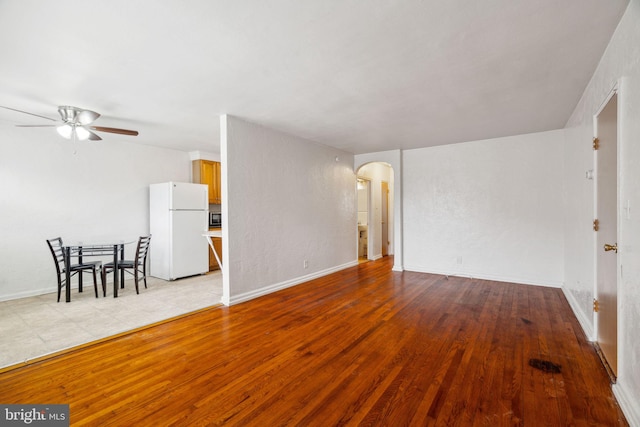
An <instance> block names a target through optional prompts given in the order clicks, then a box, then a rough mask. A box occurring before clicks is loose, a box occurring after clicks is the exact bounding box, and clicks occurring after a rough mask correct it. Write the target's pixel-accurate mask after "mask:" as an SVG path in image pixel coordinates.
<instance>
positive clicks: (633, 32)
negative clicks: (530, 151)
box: [564, 0, 640, 426]
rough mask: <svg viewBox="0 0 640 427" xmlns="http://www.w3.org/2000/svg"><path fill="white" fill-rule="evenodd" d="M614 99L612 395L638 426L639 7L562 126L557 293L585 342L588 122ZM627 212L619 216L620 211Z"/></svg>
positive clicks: (590, 259)
mask: <svg viewBox="0 0 640 427" xmlns="http://www.w3.org/2000/svg"><path fill="white" fill-rule="evenodd" d="M616 82H620V83H621V86H620V92H619V94H618V112H619V114H618V120H619V131H618V144H619V157H620V162H619V165H618V168H619V171H618V172H619V185H620V190H619V200H620V206H618V212H619V222H618V223H619V235H618V247H619V248H620V250H619V258H618V259H619V263H620V265H621V271H620V272H619V274H621V275H622V276H621V279H620V282H619V286H618V304H619V306H618V313H619V316H618V355H619V359H618V381H617V384H615V385H614V392H615V394H616V397H617V398H618V402H619V403H620V405H621V406H622V408H623V410H624V412H625V415H626V416H627V419H628V420H629V422H630V424H631V425H632V426H640V340H639V339H638V337H639V336H640V1H638V0H632V1H631V2H630V4H629V7H628V8H627V11H626V12H625V14H624V16H623V18H622V20H621V21H620V24H619V25H618V28H617V30H616V32H615V33H614V35H613V37H612V39H611V41H610V43H609V46H608V47H607V50H606V51H605V53H604V55H603V57H602V59H601V61H600V64H599V66H598V68H597V70H596V72H595V73H594V75H593V77H592V79H591V82H590V83H589V85H588V86H587V88H586V90H585V92H584V94H583V96H582V99H581V100H580V102H579V103H578V105H577V106H576V108H575V110H574V112H573V115H572V116H571V118H570V120H569V121H568V122H567V126H566V140H567V141H566V144H565V154H564V156H565V159H566V164H567V166H566V168H565V171H566V173H565V177H564V179H565V186H566V206H565V212H566V216H565V229H566V230H567V233H566V250H565V258H566V263H565V293H566V294H567V296H568V299H569V301H570V302H571V303H572V307H573V309H574V311H576V315H577V316H578V318H579V319H581V322H582V323H583V325H584V327H585V331H586V332H587V333H588V334H590V335H591V336H593V334H594V322H593V319H594V318H593V316H594V314H593V312H592V309H591V303H592V300H593V297H594V250H596V248H594V245H595V243H594V235H593V234H594V233H593V232H592V231H591V222H592V221H593V218H594V215H593V212H594V209H593V206H594V204H593V200H594V198H593V181H585V180H584V171H585V170H587V169H593V152H592V150H591V138H592V137H593V116H594V114H596V113H597V112H598V109H599V108H600V106H601V104H602V103H603V102H604V100H605V98H606V97H607V95H608V93H609V92H610V90H611V89H612V88H613V86H614V85H615V84H616ZM627 203H628V204H629V206H630V207H631V210H630V211H629V213H628V214H627V213H626V211H625V210H624V207H625V206H626V204H627Z"/></svg>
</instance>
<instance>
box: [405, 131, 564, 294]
mask: <svg viewBox="0 0 640 427" xmlns="http://www.w3.org/2000/svg"><path fill="white" fill-rule="evenodd" d="M562 142H563V131H561V130H557V131H550V132H542V133H535V134H528V135H518V136H513V137H506V138H498V139H492V140H484V141H473V142H466V143H461V144H454V145H443V146H436V147H430V148H423V149H414V150H405V151H403V160H402V164H403V194H402V197H403V215H404V236H405V237H404V259H405V261H404V264H405V265H404V266H405V269H407V270H413V271H421V272H429V273H436V274H444V275H460V276H467V277H474V278H482V279H491V280H500V281H508V282H516V283H524V284H534V285H543V286H556V287H559V286H561V284H562V274H563V260H562V256H563V230H562V167H563V164H562Z"/></svg>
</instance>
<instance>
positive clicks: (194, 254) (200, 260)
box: [169, 211, 209, 280]
mask: <svg viewBox="0 0 640 427" xmlns="http://www.w3.org/2000/svg"><path fill="white" fill-rule="evenodd" d="M170 216H171V219H170V221H171V268H170V271H169V275H170V279H171V280H173V279H179V278H181V277H187V276H193V275H196V274H202V273H206V272H207V271H209V245H208V243H207V239H206V238H205V237H203V236H202V234H203V233H204V232H205V231H206V230H207V214H206V211H171V213H170Z"/></svg>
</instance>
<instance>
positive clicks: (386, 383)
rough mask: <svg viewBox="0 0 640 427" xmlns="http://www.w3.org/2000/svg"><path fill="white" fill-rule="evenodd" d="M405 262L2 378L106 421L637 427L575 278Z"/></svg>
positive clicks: (20, 392) (1, 392) (2, 384)
mask: <svg viewBox="0 0 640 427" xmlns="http://www.w3.org/2000/svg"><path fill="white" fill-rule="evenodd" d="M391 266H392V259H391V258H385V259H382V260H379V261H376V262H368V263H363V264H359V265H358V266H356V267H353V268H350V269H347V270H344V271H341V272H338V273H335V274H332V275H330V276H327V277H324V278H320V279H317V280H314V281H311V282H308V283H305V284H302V285H298V286H295V287H293V288H289V289H287V290H284V291H281V292H278V293H274V294H271V295H268V296H265V297H262V298H259V299H256V300H253V301H250V302H247V303H244V304H239V305H236V306H232V307H222V308H212V309H209V310H204V311H201V312H198V313H195V314H193V315H191V316H187V317H183V318H180V319H177V320H175V321H172V322H168V323H164V324H162V325H158V326H154V327H151V328H149V329H146V330H143V331H139V332H135V333H132V334H130V335H127V336H123V337H119V338H116V339H114V340H111V341H108V342H103V343H100V344H96V345H94V346H91V347H87V348H83V349H80V350H77V351H73V352H70V353H68V354H66V355H63V356H58V357H55V358H52V359H49V360H45V361H42V362H39V363H36V364H33V365H30V366H26V367H22V368H18V369H15V370H11V371H8V372H5V373H2V374H0V402H1V403H68V404H70V413H71V422H72V425H99V426H104V425H117V426H125V425H126V426H134V425H135V426H141V425H162V426H166V425H177V426H187V425H188V426H198V425H230V426H235V425H237V426H252V425H255V426H277V425H301V426H334V425H376V426H377V425H393V426H401V425H447V426H448V425H459V426H498V425H522V426H542V425H547V426H569V425H576V426H581V425H602V426H617V425H621V426H624V425H627V424H626V422H625V421H624V419H623V416H622V413H621V411H620V410H619V408H618V407H617V405H616V402H615V400H614V397H613V394H612V392H611V388H610V385H609V380H608V377H607V373H606V371H605V369H604V367H603V366H602V365H601V363H600V361H599V359H598V356H597V355H596V352H595V350H594V348H593V346H592V345H591V344H590V343H589V342H587V340H586V339H585V337H584V335H583V333H582V331H581V329H580V327H579V325H578V322H577V321H576V319H575V317H574V316H573V314H572V312H571V310H570V308H569V306H568V304H567V302H566V300H565V299H564V296H563V294H562V292H561V291H560V290H559V289H553V288H543V287H535V286H525V285H515V284H508V283H500V282H490V281H482V280H471V279H462V278H454V277H450V278H449V279H447V278H445V277H443V276H436V275H429V274H421V273H412V272H404V273H398V272H392V271H391ZM531 359H539V360H540V361H541V362H539V363H538V368H536V367H533V366H531V365H530V360H531ZM533 364H534V365H535V363H533ZM556 365H557V366H558V369H559V370H560V372H556V373H554V372H546V371H545V370H544V369H545V368H547V369H546V370H548V371H549V370H550V371H552V370H553V368H554V367H556ZM539 368H543V369H539Z"/></svg>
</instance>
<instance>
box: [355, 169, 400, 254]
mask: <svg viewBox="0 0 640 427" xmlns="http://www.w3.org/2000/svg"><path fill="white" fill-rule="evenodd" d="M358 176H360V177H364V178H367V179H369V181H370V191H371V212H370V213H369V215H370V217H371V223H370V224H368V227H367V232H368V246H369V256H370V259H373V260H375V259H379V258H382V181H386V182H387V183H388V184H389V206H388V219H387V222H388V224H389V227H388V234H389V236H388V239H389V241H390V242H391V244H390V245H389V255H393V223H394V221H393V171H392V169H391V167H390V166H389V165H387V164H386V163H380V162H375V163H367V164H366V165H364V166H361V167H360V169H358Z"/></svg>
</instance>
